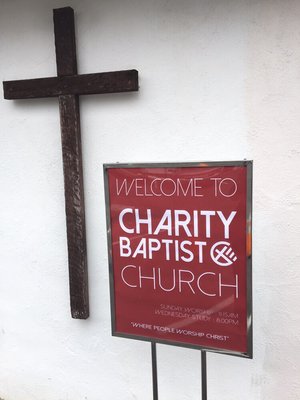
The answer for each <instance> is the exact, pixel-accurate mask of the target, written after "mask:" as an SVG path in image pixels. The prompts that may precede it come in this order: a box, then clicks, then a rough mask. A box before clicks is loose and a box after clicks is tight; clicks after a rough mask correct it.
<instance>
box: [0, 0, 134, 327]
mask: <svg viewBox="0 0 300 400" xmlns="http://www.w3.org/2000/svg"><path fill="white" fill-rule="evenodd" d="M53 20H54V35H55V48H56V65H57V76H56V77H53V78H40V79H26V80H17V81H6V82H3V88H4V98H5V99H9V100H11V99H31V98H40V97H54V96H57V97H58V101H59V111H60V124H61V137H62V153H63V166H64V182H65V203H66V205H65V206H66V222H67V237H68V256H69V281H70V297H71V313H72V317H73V318H80V319H86V318H88V316H89V298H88V276H87V254H86V234H85V215H84V195H83V174H82V157H81V138H80V116H79V95H81V94H101V93H117V92H132V91H137V90H138V72H137V71H136V70H128V71H117V72H105V73H96V74H86V75H77V62H76V45H75V29H74V27H75V26H74V11H73V9H72V8H70V7H65V8H58V9H55V10H53Z"/></svg>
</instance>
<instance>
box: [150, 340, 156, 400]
mask: <svg viewBox="0 0 300 400" xmlns="http://www.w3.org/2000/svg"><path fill="white" fill-rule="evenodd" d="M151 358H152V385H153V400H158V387H157V359H156V343H155V342H151Z"/></svg>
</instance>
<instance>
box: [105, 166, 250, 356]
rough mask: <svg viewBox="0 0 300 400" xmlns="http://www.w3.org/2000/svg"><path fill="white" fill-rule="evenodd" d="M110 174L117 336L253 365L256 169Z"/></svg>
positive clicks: (109, 170)
mask: <svg viewBox="0 0 300 400" xmlns="http://www.w3.org/2000/svg"><path fill="white" fill-rule="evenodd" d="M104 170H105V184H106V199H107V222H108V242H109V258H110V279H111V307H112V329H113V335H116V336H122V337H129V338H133V339H140V340H150V341H155V342H159V343H167V344H174V345H179V346H188V347H197V348H200V349H205V350H210V351H219V352H224V353H226V354H235V355H240V356H244V357H252V322H251V319H252V304H251V303H252V301H251V290H252V287H251V286H252V285H251V203H252V199H251V187H252V163H251V162H249V161H247V162H246V161H245V162H244V161H242V162H232V163H230V162H224V163H222V162H215V163H213V162H212V163H198V164H195V163H193V164H145V165H118V164H113V165H105V166H104Z"/></svg>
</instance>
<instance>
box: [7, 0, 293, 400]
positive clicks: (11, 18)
mask: <svg viewBox="0 0 300 400" xmlns="http://www.w3.org/2000/svg"><path fill="white" fill-rule="evenodd" d="M65 5H71V6H73V7H74V9H75V11H76V26H77V50H78V64H79V72H80V73H89V72H98V71H107V70H118V69H129V68H136V69H138V70H139V72H140V86H141V89H140V92H139V93H138V94H120V95H106V96H89V97H82V98H81V118H82V142H83V157H84V176H85V197H86V214H87V240H88V260H89V281H90V300H91V317H90V319H89V320H87V321H78V320H72V319H71V318H70V313H69V297H68V275H67V248H66V233H65V214H64V194H63V175H62V159H61V147H60V128H59V114H58V105H57V100H56V99H45V100H26V101H16V102H9V101H4V100H3V99H0V131H1V132H0V187H1V198H0V199H1V200H0V235H1V237H0V255H1V278H0V397H1V398H3V399H5V400H24V399H28V400H34V399H36V400H41V399H43V400H99V399H105V400H115V399H122V400H123V399H124V400H130V399H143V400H144V399H145V400H147V399H148V400H150V399H151V364H150V345H149V344H148V343H144V342H138V341H130V340H126V339H119V338H112V337H111V336H110V308H109V284H108V267H107V256H106V254H107V249H106V230H105V229H106V228H105V208H104V194H103V179H102V164H103V163H104V162H116V161H120V162H127V161H131V162H136V161H198V160H235V159H243V158H248V159H253V160H254V227H253V228H254V360H245V359H240V358H235V357H227V356H222V355H216V354H208V385H209V399H211V400H212V399H217V398H218V399H222V400H236V399H238V400H240V399H244V400H253V399H255V400H270V399H272V400H282V399H285V400H296V399H298V400H299V398H300V381H299V368H300V314H299V312H298V309H299V299H300V295H299V291H300V273H299V271H300V269H299V258H300V246H299V235H300V217H299V216H300V200H299V197H300V184H299V171H300V161H299V160H300V132H299V122H300V24H299V21H300V2H299V1H297V0H295V1H293V0H282V1H279V0H272V1H268V0H247V1H246V0H245V1H243V0H226V1H225V0H219V1H217V0H210V1H206V0H201V1H199V0H198V1H196V0H194V1H192V0H187V1H180V0H173V1H171V0H161V1H156V0H122V1H117V0H102V1H96V0H86V1H79V0H78V1H69V3H68V4H66V2H65V1H64V2H62V1H58V0H57V1H55V0H52V1H51V0H44V1H38V0H29V1H21V0H20V1H18V0H0V54H1V63H0V79H1V80H9V79H21V78H36V77H40V76H41V77H42V76H52V75H55V74H56V67H55V56H54V43H53V42H54V41H53V26H52V8H55V7H61V6H65ZM158 369H159V392H160V398H161V399H172V400H192V399H198V398H200V353H199V352H198V351H196V350H187V349H181V348H174V347H171V346H162V345H160V346H158Z"/></svg>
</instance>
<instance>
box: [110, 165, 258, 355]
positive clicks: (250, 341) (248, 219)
mask: <svg viewBox="0 0 300 400" xmlns="http://www.w3.org/2000/svg"><path fill="white" fill-rule="evenodd" d="M191 167H192V168H195V167H199V168H201V167H202V168H203V167H206V168H210V167H246V168H247V183H246V186H247V195H246V238H247V237H250V240H251V243H250V251H249V253H248V254H247V261H246V270H247V271H246V275H247V352H238V351H231V350H226V349H224V350H223V349H219V348H215V347H213V346H212V347H209V346H201V345H195V344H190V343H182V342H178V341H175V340H174V341H172V340H163V339H154V338H151V337H147V336H142V335H135V334H126V333H120V332H117V331H116V324H115V319H116V314H115V290H114V270H113V257H112V236H111V220H110V196H109V178H108V170H109V169H116V168H119V169H122V168H124V169H129V168H141V169H142V168H152V169H155V168H191ZM103 172H104V188H105V205H106V223H107V243H108V263H109V282H110V307H111V328H112V336H115V337H121V338H126V339H134V340H142V341H146V342H150V343H152V344H154V343H160V344H166V345H172V346H177V347H184V348H190V349H196V350H200V351H202V352H205V351H208V352H212V353H219V354H225V355H231V356H237V357H242V358H249V359H252V358H253V302H252V186H253V183H252V180H253V162H252V161H250V160H244V161H206V162H204V161H202V162H177V163H176V162H163V163H162V162H154V163H150V162H149V163H109V164H103Z"/></svg>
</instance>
